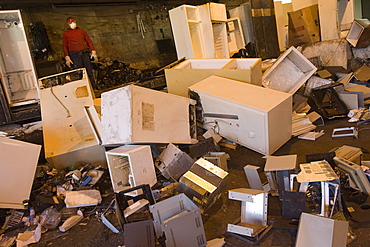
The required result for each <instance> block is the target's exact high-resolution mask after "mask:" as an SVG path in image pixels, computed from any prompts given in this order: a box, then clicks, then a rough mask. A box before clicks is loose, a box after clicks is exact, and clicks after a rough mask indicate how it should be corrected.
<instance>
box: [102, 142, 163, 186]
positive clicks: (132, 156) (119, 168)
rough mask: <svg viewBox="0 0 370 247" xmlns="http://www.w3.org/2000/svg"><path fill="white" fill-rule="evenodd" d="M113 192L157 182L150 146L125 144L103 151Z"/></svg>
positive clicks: (151, 184)
mask: <svg viewBox="0 0 370 247" xmlns="http://www.w3.org/2000/svg"><path fill="white" fill-rule="evenodd" d="M105 155H106V158H107V162H108V168H109V173H110V176H111V179H112V186H113V191H114V192H120V191H122V190H127V189H129V188H130V187H136V186H139V185H141V184H149V185H150V186H153V185H154V184H155V183H156V182H157V177H156V174H155V169H154V163H153V157H152V152H151V147H150V146H149V145H125V146H121V147H117V148H114V149H112V150H109V151H106V152H105Z"/></svg>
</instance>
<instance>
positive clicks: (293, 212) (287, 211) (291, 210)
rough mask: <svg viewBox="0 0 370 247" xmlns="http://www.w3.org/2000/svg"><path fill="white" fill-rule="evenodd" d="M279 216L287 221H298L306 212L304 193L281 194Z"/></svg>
mask: <svg viewBox="0 0 370 247" xmlns="http://www.w3.org/2000/svg"><path fill="white" fill-rule="evenodd" d="M282 199H283V200H282V213H281V216H283V217H286V218H289V219H299V217H300V216H301V213H302V212H306V193H305V192H296V191H283V192H282Z"/></svg>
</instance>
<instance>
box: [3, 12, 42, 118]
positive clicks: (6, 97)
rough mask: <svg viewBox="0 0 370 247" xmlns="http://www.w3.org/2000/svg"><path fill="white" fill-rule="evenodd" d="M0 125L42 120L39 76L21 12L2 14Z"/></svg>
mask: <svg viewBox="0 0 370 247" xmlns="http://www.w3.org/2000/svg"><path fill="white" fill-rule="evenodd" d="M0 19H1V27H0V29H1V40H0V57H1V59H0V125H2V124H8V123H12V122H16V121H24V120H31V119H36V118H40V116H41V110H40V104H39V102H40V95H39V91H38V87H37V75H36V71H35V66H34V63H33V59H32V56H31V52H30V47H29V44H28V39H27V35H26V32H25V26H24V23H23V21H22V15H21V11H20V10H1V11H0Z"/></svg>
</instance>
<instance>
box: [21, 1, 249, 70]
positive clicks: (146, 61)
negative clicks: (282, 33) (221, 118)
mask: <svg viewBox="0 0 370 247" xmlns="http://www.w3.org/2000/svg"><path fill="white" fill-rule="evenodd" d="M205 2H207V1H190V2H187V3H188V4H191V5H199V4H203V3H205ZM215 2H222V3H225V4H226V5H227V7H235V6H238V5H239V4H241V3H243V2H246V0H227V1H215ZM133 3H134V4H129V3H127V4H123V5H111V6H109V5H100V6H89V4H83V5H82V6H74V5H73V4H72V3H71V4H70V5H69V6H66V4H65V5H57V4H54V5H52V4H51V3H50V5H45V4H41V5H40V6H36V5H37V4H35V6H34V7H29V6H27V7H25V8H22V6H19V7H20V9H21V10H22V18H23V21H24V23H25V26H26V29H28V28H29V24H30V23H33V22H39V21H41V22H42V23H43V24H44V25H45V28H46V32H47V35H48V37H49V40H50V43H51V47H52V50H53V52H52V57H50V58H52V59H54V60H60V59H62V58H63V57H64V56H63V49H62V35H63V32H64V31H65V30H66V29H67V25H66V18H67V17H69V16H73V17H75V18H76V19H77V25H78V26H79V27H80V28H82V29H84V30H86V31H87V32H88V34H89V36H90V38H91V39H92V41H93V43H94V45H95V48H96V51H97V54H98V57H99V59H100V61H102V60H119V61H122V62H125V63H127V64H130V66H131V67H134V68H137V69H148V68H155V67H162V66H165V65H167V64H169V63H171V62H173V61H176V60H177V56H176V51H175V46H174V43H173V36H172V31H171V24H170V20H169V16H168V10H169V9H171V8H173V7H177V6H179V5H181V4H185V3H186V2H183V1H136V2H135V1H134V2H133ZM138 21H139V22H142V24H143V28H144V29H145V32H143V33H141V32H140V30H139V27H138Z"/></svg>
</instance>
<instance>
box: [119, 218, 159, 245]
mask: <svg viewBox="0 0 370 247" xmlns="http://www.w3.org/2000/svg"><path fill="white" fill-rule="evenodd" d="M124 242H125V246H146V247H155V242H156V241H155V236H154V230H153V221H152V220H143V221H138V222H133V223H127V224H125V225H124Z"/></svg>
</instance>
